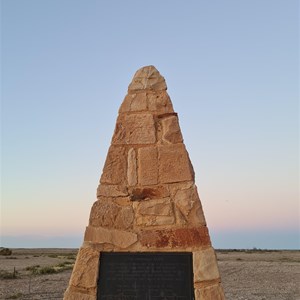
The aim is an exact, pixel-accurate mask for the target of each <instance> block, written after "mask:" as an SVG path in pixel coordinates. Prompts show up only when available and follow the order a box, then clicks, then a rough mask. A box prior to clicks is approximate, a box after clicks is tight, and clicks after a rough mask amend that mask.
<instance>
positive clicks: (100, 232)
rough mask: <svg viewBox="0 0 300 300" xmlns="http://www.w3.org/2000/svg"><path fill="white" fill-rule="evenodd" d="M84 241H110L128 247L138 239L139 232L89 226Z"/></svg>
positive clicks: (118, 245) (124, 247)
mask: <svg viewBox="0 0 300 300" xmlns="http://www.w3.org/2000/svg"><path fill="white" fill-rule="evenodd" d="M84 241H85V242H94V243H99V244H101V243H102V244H103V243H108V244H112V245H114V246H116V247H119V248H122V249H126V248H128V247H129V246H130V245H132V244H134V243H135V242H136V241H137V234H136V233H132V232H129V231H124V230H116V229H107V228H102V227H91V226H88V227H87V228H86V230H85V236H84Z"/></svg>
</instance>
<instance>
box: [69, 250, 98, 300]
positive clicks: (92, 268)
mask: <svg viewBox="0 0 300 300" xmlns="http://www.w3.org/2000/svg"><path fill="white" fill-rule="evenodd" d="M99 256H100V255H99V252H98V251H96V250H94V249H92V248H90V247H87V248H80V250H79V252H78V254H77V258H76V262H75V265H74V269H73V272H72V276H71V279H70V285H71V286H74V287H78V288H84V289H95V288H96V287H97V277H98V267H99ZM70 299H71V298H70ZM78 299H80V298H78ZM83 299H85V298H83ZM87 299H89V298H87Z"/></svg>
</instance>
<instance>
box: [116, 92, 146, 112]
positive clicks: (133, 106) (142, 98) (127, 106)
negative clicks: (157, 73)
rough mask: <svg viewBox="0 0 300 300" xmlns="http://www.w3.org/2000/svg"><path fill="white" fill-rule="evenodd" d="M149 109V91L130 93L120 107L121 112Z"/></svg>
mask: <svg viewBox="0 0 300 300" xmlns="http://www.w3.org/2000/svg"><path fill="white" fill-rule="evenodd" d="M147 109H148V105H147V93H138V94H128V95H126V97H125V99H124V101H123V103H122V105H121V107H120V109H119V113H124V112H130V111H135V112H136V111H145V110H147Z"/></svg>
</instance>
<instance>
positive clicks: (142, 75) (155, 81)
mask: <svg viewBox="0 0 300 300" xmlns="http://www.w3.org/2000/svg"><path fill="white" fill-rule="evenodd" d="M145 89H151V90H166V89H167V85H166V82H165V79H164V78H163V77H162V76H161V75H160V73H159V72H158V71H157V69H156V68H155V67H154V66H146V67H143V68H141V69H139V70H137V72H136V73H135V74H134V77H133V79H132V82H131V83H130V85H129V87H128V91H138V90H145Z"/></svg>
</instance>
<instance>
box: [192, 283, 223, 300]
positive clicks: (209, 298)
mask: <svg viewBox="0 0 300 300" xmlns="http://www.w3.org/2000/svg"><path fill="white" fill-rule="evenodd" d="M195 300H225V297H224V292H223V288H222V286H221V285H220V284H217V285H212V286H208V287H205V288H201V289H195Z"/></svg>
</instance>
